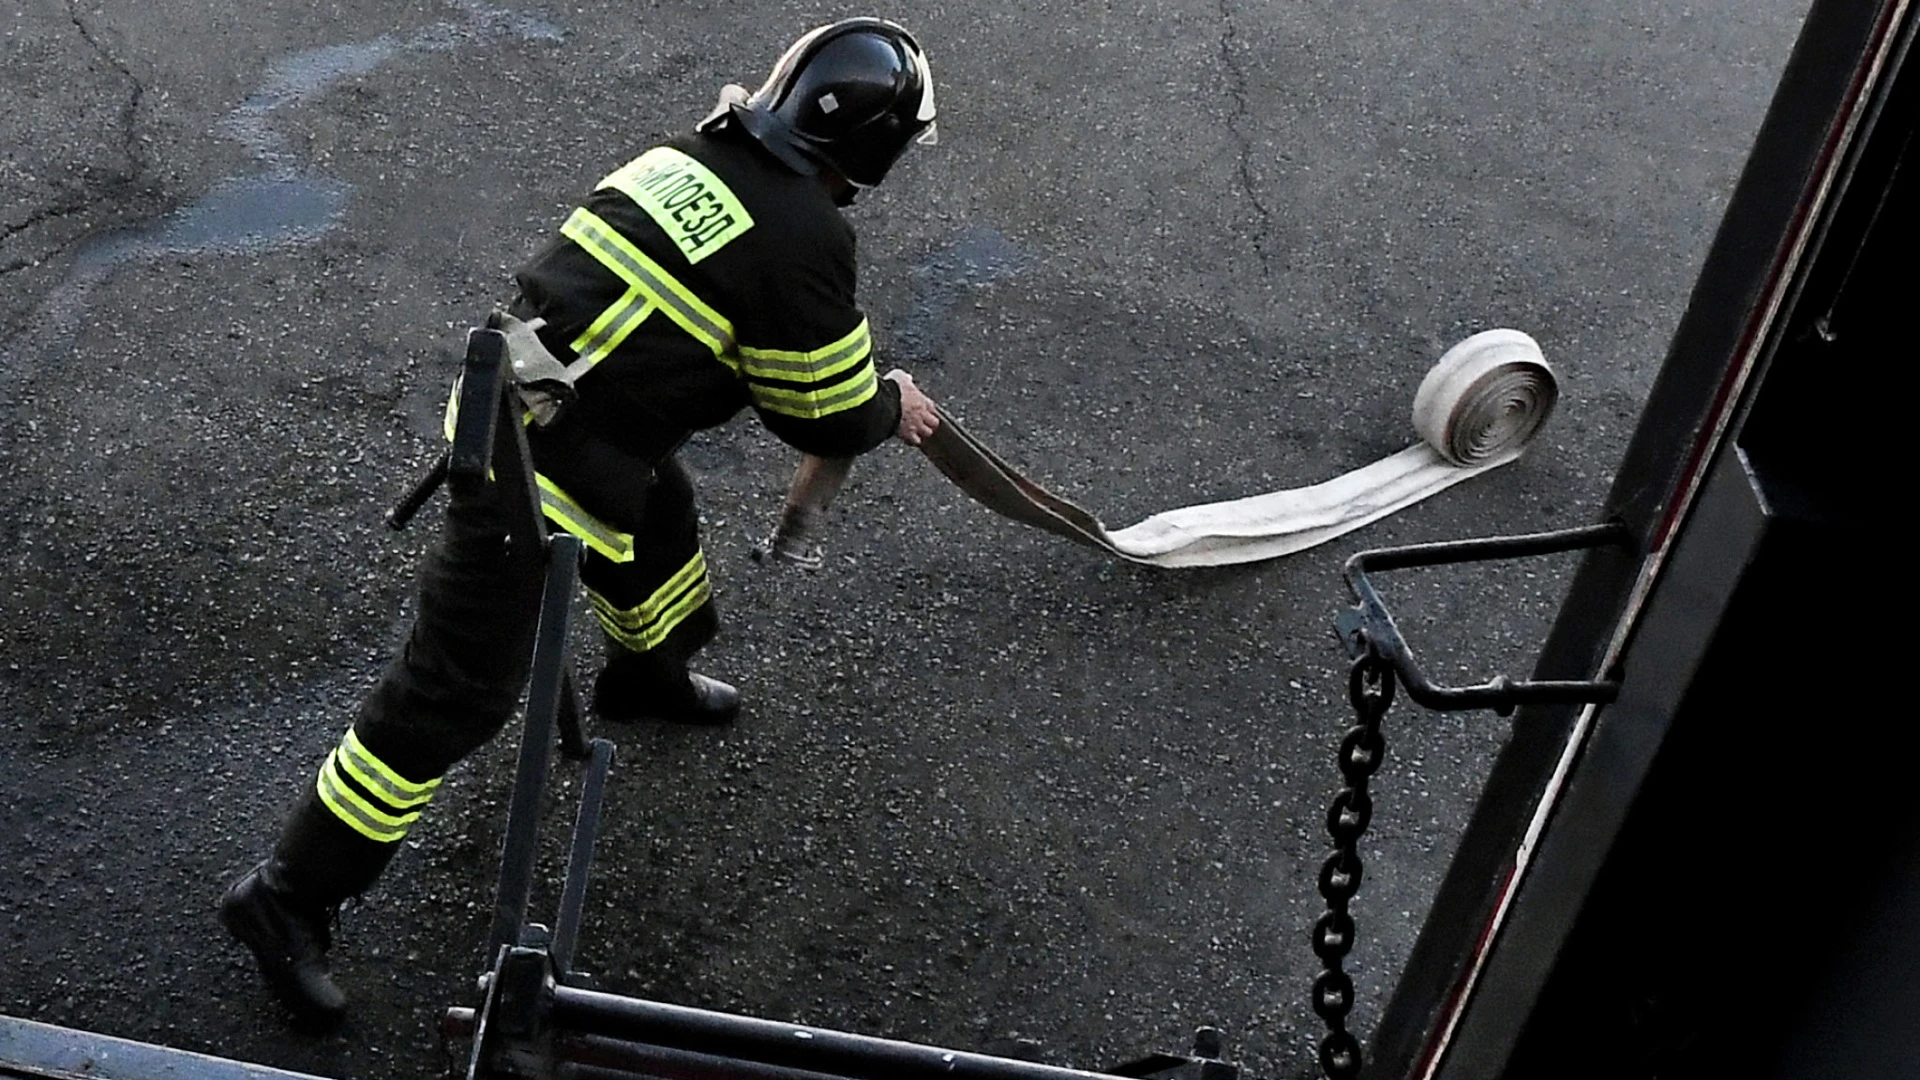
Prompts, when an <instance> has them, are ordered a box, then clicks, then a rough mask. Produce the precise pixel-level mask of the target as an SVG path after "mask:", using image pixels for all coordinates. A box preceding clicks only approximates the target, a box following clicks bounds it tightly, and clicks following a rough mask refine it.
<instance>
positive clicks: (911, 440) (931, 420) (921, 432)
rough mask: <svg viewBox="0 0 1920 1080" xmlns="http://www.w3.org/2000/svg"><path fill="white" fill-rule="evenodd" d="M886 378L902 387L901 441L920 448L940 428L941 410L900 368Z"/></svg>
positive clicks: (911, 377)
mask: <svg viewBox="0 0 1920 1080" xmlns="http://www.w3.org/2000/svg"><path fill="white" fill-rule="evenodd" d="M885 377H886V378H889V379H892V380H893V381H894V382H896V383H898V384H899V385H900V432H899V435H900V441H901V442H904V443H906V444H907V445H908V446H919V445H920V441H921V440H922V439H925V438H926V437H927V436H929V435H931V434H933V433H934V431H935V430H936V429H938V428H939V427H940V410H939V407H938V406H936V405H934V403H933V399H932V398H930V397H928V396H927V395H925V394H923V393H921V392H920V388H919V387H918V386H915V385H914V384H913V376H911V375H909V374H907V373H906V372H905V371H902V370H901V369H899V368H894V369H893V370H892V371H889V372H887V374H886V376H885Z"/></svg>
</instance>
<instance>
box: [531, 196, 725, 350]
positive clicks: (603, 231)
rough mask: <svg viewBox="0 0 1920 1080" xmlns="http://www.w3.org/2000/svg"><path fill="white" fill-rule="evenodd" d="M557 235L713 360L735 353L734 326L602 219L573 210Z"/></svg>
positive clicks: (583, 211) (592, 213) (589, 213)
mask: <svg viewBox="0 0 1920 1080" xmlns="http://www.w3.org/2000/svg"><path fill="white" fill-rule="evenodd" d="M560 234H561V235H562V236H565V237H566V238H567V239H569V240H572V241H573V242H574V243H576V244H579V245H580V246H581V247H582V248H585V249H586V251H587V254H589V255H592V256H593V257H594V258H595V259H596V260H598V261H599V263H600V265H602V266H604V267H606V268H607V269H608V270H610V271H612V272H613V273H614V274H615V275H616V276H618V277H619V278H620V280H622V281H624V282H626V283H627V284H628V285H630V286H632V287H633V288H634V289H637V290H639V292H640V293H641V294H643V295H645V296H646V297H647V298H648V299H649V300H652V301H653V302H654V303H655V304H656V305H658V306H659V308H660V310H661V311H664V312H666V313H667V317H668V318H670V319H672V320H673V321H674V322H676V323H678V324H679V325H680V329H682V330H685V331H686V332H687V333H689V334H692V335H693V336H694V337H696V338H699V339H700V340H701V341H702V342H705V343H706V346H707V347H708V348H710V349H712V350H713V354H714V355H715V356H720V357H725V356H728V355H729V354H731V353H732V352H733V351H734V338H733V324H732V323H730V322H728V321H727V320H726V318H725V317H724V316H722V315H721V314H720V313H719V312H717V311H715V310H713V309H712V308H710V307H708V306H707V305H706V304H705V303H704V302H702V301H701V299H700V298H699V297H697V296H695V295H693V292H692V291H691V290H689V289H688V288H687V287H686V286H685V285H682V284H680V282H679V281H677V280H676V279H675V278H674V276H673V275H672V274H669V273H667V272H666V270H664V269H662V268H661V266H660V264H659V263H656V262H654V261H653V260H652V259H650V258H648V257H647V255H646V253H645V252H643V251H641V250H640V249H639V248H637V247H635V246H634V245H633V241H631V240H628V239H627V238H626V237H624V236H622V235H620V233H619V231H618V230H616V229H614V227H613V226H611V225H609V224H607V223H606V222H605V221H602V220H601V219H600V216H599V215H598V214H595V213H594V212H593V211H591V210H588V209H587V208H585V207H581V208H580V209H578V210H575V211H574V212H573V215H572V216H571V217H569V218H567V220H566V223H565V224H563V225H561V226H560ZM615 303H616V305H617V304H619V303H621V301H615Z"/></svg>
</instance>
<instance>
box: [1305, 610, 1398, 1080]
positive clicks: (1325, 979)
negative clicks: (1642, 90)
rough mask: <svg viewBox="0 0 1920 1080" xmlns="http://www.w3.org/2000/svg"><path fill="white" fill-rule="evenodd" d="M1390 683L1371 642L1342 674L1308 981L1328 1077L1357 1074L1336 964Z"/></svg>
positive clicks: (1380, 754)
mask: <svg viewBox="0 0 1920 1080" xmlns="http://www.w3.org/2000/svg"><path fill="white" fill-rule="evenodd" d="M1394 685H1395V683H1394V675H1393V665H1392V663H1390V662H1389V661H1388V660H1387V658H1386V657H1384V656H1381V655H1380V653H1379V651H1378V650H1376V649H1375V648H1374V647H1373V644H1372V643H1371V642H1368V643H1367V651H1366V652H1365V653H1363V654H1362V655H1361V656H1360V658H1359V659H1358V660H1355V661H1354V662H1353V668H1352V670H1351V671H1350V672H1349V673H1348V675H1347V700H1348V701H1349V702H1351V703H1352V705H1353V715H1354V718H1355V723H1354V725H1353V727H1351V728H1349V729H1348V730H1347V737H1346V738H1345V739H1342V740H1341V742H1340V756H1339V764H1340V775H1341V776H1342V777H1343V778H1344V779H1345V780H1346V786H1345V787H1343V788H1341V789H1340V791H1339V793H1338V794H1336V795H1335V796H1334V797H1333V804H1332V805H1331V806H1329V807H1328V808H1327V835H1329V836H1331V837H1333V851H1332V852H1331V853H1330V854H1328V855H1327V859H1326V861H1325V862H1323V863H1321V864H1320V895H1321V896H1322V897H1324V898H1325V899H1326V901H1327V910H1326V913H1325V914H1323V915H1321V916H1320V920H1319V921H1318V922H1316V923H1314V926H1313V954H1314V955H1315V956H1318V957H1319V958H1320V962H1321V965H1322V968H1321V971H1320V974H1319V975H1318V976H1316V977H1315V978H1314V980H1313V1011H1314V1012H1315V1013H1318V1014H1319V1016H1320V1019H1321V1020H1324V1021H1326V1025H1327V1035H1326V1038H1324V1039H1321V1040H1320V1071H1321V1072H1323V1073H1325V1074H1326V1075H1327V1077H1328V1080H1353V1078H1354V1077H1357V1076H1359V1075H1360V1041H1359V1040H1358V1039H1356V1038H1354V1037H1353V1033H1352V1032H1350V1031H1348V1030H1347V1013H1348V1012H1350V1011H1352V1009H1353V978H1352V977H1351V976H1349V975H1348V974H1347V973H1346V971H1345V970H1343V969H1342V968H1341V962H1342V961H1343V960H1344V959H1345V958H1346V955H1347V953H1348V952H1350V951H1352V949H1353V939H1354V927H1353V915H1352V914H1351V913H1349V912H1348V910H1347V904H1348V903H1349V902H1350V901H1352V900H1353V897H1354V894H1356V893H1358V892H1359V891H1360V877H1361V865H1360V851H1359V845H1360V837H1361V835H1362V834H1364V833H1365V832H1366V831H1367V824H1368V823H1369V822H1370V821H1372V820H1373V799H1372V798H1371V797H1370V796H1369V795H1368V794H1367V781H1368V779H1370V778H1371V777H1372V776H1373V774H1374V771H1375V770H1376V769H1378V768H1380V762H1381V761H1382V760H1384V759H1385V758H1386V756H1387V743H1386V739H1385V738H1384V737H1382V736H1381V734H1380V720H1381V718H1382V717H1384V716H1385V715H1386V714H1387V707H1388V706H1389V705H1392V704H1393V691H1394Z"/></svg>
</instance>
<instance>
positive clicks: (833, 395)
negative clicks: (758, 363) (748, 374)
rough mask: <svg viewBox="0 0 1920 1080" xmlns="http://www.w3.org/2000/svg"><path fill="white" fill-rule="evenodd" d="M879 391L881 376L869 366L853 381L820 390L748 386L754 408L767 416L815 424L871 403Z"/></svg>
mask: <svg viewBox="0 0 1920 1080" xmlns="http://www.w3.org/2000/svg"><path fill="white" fill-rule="evenodd" d="M879 389H880V376H879V375H878V374H877V373H875V371H874V370H873V364H872V363H871V362H868V363H867V365H866V368H865V370H863V371H861V372H859V373H858V374H856V375H855V376H854V377H853V378H851V379H848V380H846V381H845V382H839V383H835V384H833V385H832V386H829V387H827V388H825V389H822V390H789V389H787V388H786V387H783V386H767V385H765V384H762V383H757V382H755V383H748V384H747V390H748V391H749V392H750V393H751V394H752V395H753V403H754V404H755V405H758V406H759V407H761V408H763V409H765V410H767V411H768V412H776V413H780V414H782V415H783V416H793V417H798V418H800V419H802V420H818V419H819V418H821V417H823V416H831V415H833V414H834V413H837V412H845V411H846V410H848V409H853V408H858V407H859V406H861V405H864V404H866V403H867V402H868V401H869V400H871V399H872V398H873V395H874V394H875V393H877V392H879Z"/></svg>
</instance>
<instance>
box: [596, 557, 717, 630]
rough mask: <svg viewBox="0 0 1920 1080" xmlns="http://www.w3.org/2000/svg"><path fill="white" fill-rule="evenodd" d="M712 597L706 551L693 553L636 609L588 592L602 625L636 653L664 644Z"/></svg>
mask: <svg viewBox="0 0 1920 1080" xmlns="http://www.w3.org/2000/svg"><path fill="white" fill-rule="evenodd" d="M712 596H713V583H712V582H711V581H709V580H708V578H707V556H706V553H705V552H700V551H696V552H694V555H693V558H691V559H689V560H687V564H686V565H685V566H683V567H681V568H680V570H679V571H678V572H676V573H675V574H674V575H673V577H671V578H668V579H667V582H666V584H664V585H662V586H660V587H659V588H658V589H655V590H654V592H653V595H652V596H649V597H648V598H647V599H646V600H644V601H642V602H641V604H640V606H638V607H634V608H617V607H614V606H613V603H612V602H611V601H609V600H607V599H606V598H605V597H603V596H601V595H600V594H599V593H597V592H593V591H592V590H588V593H587V598H588V599H589V600H591V601H592V602H593V610H594V614H596V615H597V616H599V618H600V625H601V626H602V627H603V628H604V629H605V630H606V631H607V633H608V635H609V636H611V637H612V638H613V639H614V640H616V641H618V642H620V644H622V645H624V646H626V647H627V648H629V649H631V650H633V651H634V652H646V651H647V650H648V649H651V648H653V647H654V646H656V645H658V644H660V643H661V642H662V641H665V640H666V638H667V635H668V634H671V633H672V632H673V629H674V627H677V626H679V625H680V624H681V623H683V622H685V621H686V619H687V616H689V615H691V614H693V612H694V611H696V610H698V609H699V607H700V605H702V604H704V603H706V602H707V601H708V600H709V599H710V598H712Z"/></svg>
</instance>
